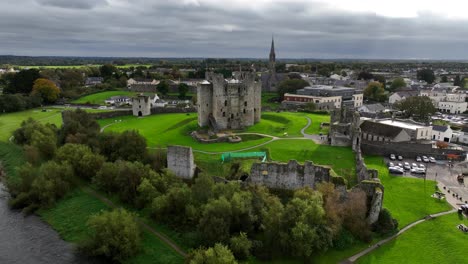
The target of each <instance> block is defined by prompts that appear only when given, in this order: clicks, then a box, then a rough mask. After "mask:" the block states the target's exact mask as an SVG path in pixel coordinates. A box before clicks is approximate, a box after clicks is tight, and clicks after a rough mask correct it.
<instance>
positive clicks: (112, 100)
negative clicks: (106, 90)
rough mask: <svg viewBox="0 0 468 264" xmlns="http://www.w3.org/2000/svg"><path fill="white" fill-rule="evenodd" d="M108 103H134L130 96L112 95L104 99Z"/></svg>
mask: <svg viewBox="0 0 468 264" xmlns="http://www.w3.org/2000/svg"><path fill="white" fill-rule="evenodd" d="M104 102H105V103H106V104H110V105H123V104H132V99H130V97H128V96H122V95H117V96H112V97H110V98H108V99H106V100H105V101H104Z"/></svg>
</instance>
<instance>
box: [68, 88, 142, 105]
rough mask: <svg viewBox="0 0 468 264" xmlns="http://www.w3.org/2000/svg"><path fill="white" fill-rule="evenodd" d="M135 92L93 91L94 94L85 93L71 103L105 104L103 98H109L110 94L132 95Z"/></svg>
mask: <svg viewBox="0 0 468 264" xmlns="http://www.w3.org/2000/svg"><path fill="white" fill-rule="evenodd" d="M136 94H137V93H135V92H129V91H106V92H100V93H95V94H90V95H85V96H83V97H80V98H78V99H76V100H74V101H72V103H74V104H98V105H105V102H104V101H105V100H106V99H109V98H110V97H112V96H118V95H121V96H129V97H131V96H134V95H136Z"/></svg>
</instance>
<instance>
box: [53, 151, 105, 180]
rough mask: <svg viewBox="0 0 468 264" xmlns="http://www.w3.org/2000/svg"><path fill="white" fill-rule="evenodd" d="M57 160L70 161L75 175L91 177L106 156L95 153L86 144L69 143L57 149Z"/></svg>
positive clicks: (85, 177) (99, 167)
mask: <svg viewBox="0 0 468 264" xmlns="http://www.w3.org/2000/svg"><path fill="white" fill-rule="evenodd" d="M55 160H56V161H57V162H68V163H70V164H71V165H72V167H73V170H74V172H75V175H77V176H79V177H82V178H84V179H91V177H93V176H94V175H96V173H97V172H98V171H99V170H100V169H101V167H102V164H103V163H104V157H103V156H101V155H98V154H94V153H93V151H92V150H91V149H90V148H89V147H88V146H86V145H82V144H70V143H67V144H65V145H63V146H62V147H60V148H59V149H58V150H57V153H56V155H55Z"/></svg>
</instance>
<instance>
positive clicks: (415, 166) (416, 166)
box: [411, 163, 419, 169]
mask: <svg viewBox="0 0 468 264" xmlns="http://www.w3.org/2000/svg"><path fill="white" fill-rule="evenodd" d="M411 168H413V169H414V168H419V167H418V164H416V163H413V164H411Z"/></svg>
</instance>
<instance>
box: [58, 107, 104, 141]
mask: <svg viewBox="0 0 468 264" xmlns="http://www.w3.org/2000/svg"><path fill="white" fill-rule="evenodd" d="M62 119H63V124H62V127H61V129H60V132H59V142H61V143H76V144H88V145H92V143H93V144H94V145H97V143H96V142H94V141H96V139H97V136H98V135H99V131H100V129H101V128H100V126H99V124H98V123H97V122H96V120H95V119H94V118H93V117H92V116H91V115H90V114H88V113H86V111H84V110H81V109H76V110H75V111H64V112H62Z"/></svg>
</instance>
